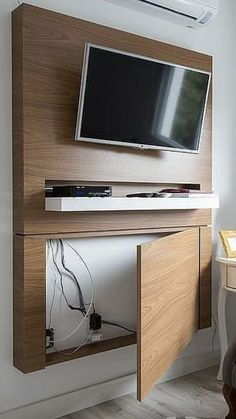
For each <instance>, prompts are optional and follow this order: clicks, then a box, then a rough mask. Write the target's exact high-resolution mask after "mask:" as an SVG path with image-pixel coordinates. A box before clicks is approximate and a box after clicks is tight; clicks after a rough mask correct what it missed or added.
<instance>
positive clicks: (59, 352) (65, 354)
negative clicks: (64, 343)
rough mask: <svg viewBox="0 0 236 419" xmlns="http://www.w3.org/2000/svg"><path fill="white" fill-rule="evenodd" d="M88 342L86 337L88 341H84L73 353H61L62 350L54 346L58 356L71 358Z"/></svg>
mask: <svg viewBox="0 0 236 419" xmlns="http://www.w3.org/2000/svg"><path fill="white" fill-rule="evenodd" d="M87 342H88V337H86V339H84V341H83V342H82V343H81V344H80V345H78V346H77V347H76V348H75V349H73V351H71V352H64V351H61V350H59V349H57V348H56V347H55V346H54V348H55V352H57V353H58V354H61V355H64V356H71V355H73V354H74V353H75V352H77V351H78V350H79V349H80V348H81V347H82V346H84V345H85V344H86V343H87Z"/></svg>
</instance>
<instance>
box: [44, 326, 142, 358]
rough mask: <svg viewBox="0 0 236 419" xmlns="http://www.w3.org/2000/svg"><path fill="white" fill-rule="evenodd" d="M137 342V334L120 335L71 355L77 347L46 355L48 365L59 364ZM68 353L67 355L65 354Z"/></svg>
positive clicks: (85, 347) (84, 347)
mask: <svg viewBox="0 0 236 419" xmlns="http://www.w3.org/2000/svg"><path fill="white" fill-rule="evenodd" d="M136 342H137V337H136V335H134V334H132V335H126V336H119V337H116V338H112V339H106V340H103V341H102V342H96V343H92V344H89V345H84V346H82V347H81V348H80V349H79V351H77V352H75V353H74V354H72V355H69V354H70V353H71V352H73V350H74V349H75V348H70V349H67V350H64V351H62V352H63V353H59V352H53V353H50V354H47V356H46V366H49V365H54V364H58V363H60V362H65V361H71V360H73V359H78V358H84V357H85V356H90V355H94V354H97V353H99V352H106V351H112V350H114V349H118V348H122V347H124V346H129V345H134V344H135V343H136ZM65 354H66V355H65Z"/></svg>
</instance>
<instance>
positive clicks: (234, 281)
mask: <svg viewBox="0 0 236 419" xmlns="http://www.w3.org/2000/svg"><path fill="white" fill-rule="evenodd" d="M216 260H217V262H219V263H220V289H219V299H218V323H219V340H220V367H219V371H218V375H217V380H222V369H223V362H224V357H225V354H226V352H227V349H228V335H227V324H226V316H225V306H226V299H227V294H228V292H235V293H236V258H225V257H218V258H216Z"/></svg>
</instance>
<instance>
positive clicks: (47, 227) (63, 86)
mask: <svg viewBox="0 0 236 419" xmlns="http://www.w3.org/2000/svg"><path fill="white" fill-rule="evenodd" d="M86 42H91V43H96V44H99V45H104V46H108V47H113V48H118V49H120V50H123V51H127V52H131V53H137V54H141V55H144V56H148V57H152V58H156V59H160V60H164V61H168V62H173V63H177V64H182V65H185V66H189V67H193V68H197V69H202V70H207V71H211V65H212V60H211V57H209V56H207V55H204V54H200V53H197V52H194V51H189V50H186V49H183V48H178V47H175V46H172V45H168V44H164V43H160V42H158V41H156V40H152V39H146V38H143V37H140V36H137V35H133V34H129V33H127V32H122V31H119V30H116V29H111V28H107V27H104V26H101V25H97V24H94V23H90V22H86V21H83V20H79V19H75V18H72V17H69V16H64V15H61V14H58V13H54V12H51V11H48V10H43V9H40V8H37V7H33V6H30V5H26V4H23V5H22V6H21V7H19V8H17V9H16V10H15V11H14V12H13V115H14V130H13V133H14V168H15V176H14V191H15V195H14V231H15V233H20V234H31V233H33V234H35V233H43V232H46V233H49V232H51V233H54V232H58V231H62V230H63V231H64V228H65V226H66V229H67V231H68V232H70V231H75V229H76V228H77V231H78V229H80V228H82V225H84V226H86V228H87V225H88V224H90V222H91V219H90V218H89V216H88V215H78V214H73V216H72V215H71V214H63V216H61V214H50V213H46V212H45V211H44V186H45V180H51V181H53V180H61V181H63V180H65V181H66V180H77V181H80V182H81V181H83V182H86V181H87V182H88V181H90V182H106V183H108V184H113V183H114V182H120V183H123V185H124V193H125V190H126V189H125V185H130V184H131V183H136V184H137V183H141V184H145V183H148V184H152V183H153V184H158V183H160V184H173V183H175V184H187V183H189V184H200V185H201V186H202V188H204V189H209V190H210V189H211V119H212V116H211V95H210V98H209V101H208V106H207V114H206V120H205V126H204V132H203V141H202V147H201V151H200V154H199V155H194V154H185V153H173V152H155V151H137V150H132V149H128V148H122V147H112V146H109V145H107V146H105V145H96V144H86V143H78V142H75V141H74V133H75V124H76V115H77V105H78V95H79V88H80V78H81V68H82V60H83V52H84V46H85V43H86ZM23 70H24V71H23ZM23 167H24V169H23ZM129 190H130V188H129ZM135 217H136V216H135V215H134V218H135ZM149 217H150V215H149V216H148V218H149ZM106 219H107V214H106V215H105V216H102V217H97V221H96V222H97V228H98V229H102V228H103V225H104V222H106ZM149 219H150V218H149ZM155 219H156V215H155V214H153V216H152V222H153V223H154V224H155ZM114 222H115V223H116V221H114ZM176 222H178V220H177V219H176ZM180 222H181V221H180ZM128 224H129V228H135V227H133V226H132V222H129V223H128ZM155 225H156V224H155ZM76 226H77V227H76ZM143 227H144V228H145V226H143ZM147 228H149V226H147Z"/></svg>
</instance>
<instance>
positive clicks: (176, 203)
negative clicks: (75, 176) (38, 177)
mask: <svg viewBox="0 0 236 419" xmlns="http://www.w3.org/2000/svg"><path fill="white" fill-rule="evenodd" d="M207 208H219V198H218V196H217V195H214V196H213V197H204V198H197V197H195V198H118V197H117V198H114V197H111V198H46V199H45V210H46V211H73V212H75V211H148V210H149V211H151V210H152V211H155V210H157V211H158V210H159V211H161V210H190V209H207Z"/></svg>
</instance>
